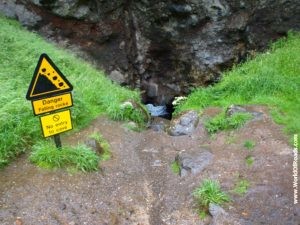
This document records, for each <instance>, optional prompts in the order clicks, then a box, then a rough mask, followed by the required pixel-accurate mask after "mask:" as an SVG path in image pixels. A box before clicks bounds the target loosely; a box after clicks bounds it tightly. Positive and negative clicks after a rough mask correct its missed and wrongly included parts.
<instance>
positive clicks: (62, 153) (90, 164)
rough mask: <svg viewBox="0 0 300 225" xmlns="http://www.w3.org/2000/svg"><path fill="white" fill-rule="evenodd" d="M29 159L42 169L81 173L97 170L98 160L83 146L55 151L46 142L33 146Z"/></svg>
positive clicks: (52, 146)
mask: <svg viewBox="0 0 300 225" xmlns="http://www.w3.org/2000/svg"><path fill="white" fill-rule="evenodd" d="M29 159H30V161H31V162H32V163H34V164H36V165H38V166H40V167H42V168H47V169H55V168H69V169H76V170H79V171H83V172H91V171H96V170H98V165H99V160H100V158H99V156H97V154H96V153H95V152H93V151H92V150H91V149H89V148H87V147H86V146H84V145H79V146H77V147H76V148H72V147H62V148H61V149H57V148H56V147H55V146H54V145H52V144H50V143H48V142H47V143H45V142H40V143H38V144H36V145H34V146H33V151H32V153H31V155H30V157H29Z"/></svg>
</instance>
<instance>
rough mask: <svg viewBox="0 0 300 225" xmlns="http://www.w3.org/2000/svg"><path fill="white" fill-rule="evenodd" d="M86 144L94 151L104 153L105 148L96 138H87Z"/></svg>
mask: <svg viewBox="0 0 300 225" xmlns="http://www.w3.org/2000/svg"><path fill="white" fill-rule="evenodd" d="M84 144H85V145H86V146H87V147H89V148H91V149H92V150H93V151H94V152H96V153H97V154H99V155H101V154H103V153H104V149H103V148H102V146H101V145H100V143H99V142H98V141H97V140H96V139H94V138H90V139H88V140H86V141H85V142H84Z"/></svg>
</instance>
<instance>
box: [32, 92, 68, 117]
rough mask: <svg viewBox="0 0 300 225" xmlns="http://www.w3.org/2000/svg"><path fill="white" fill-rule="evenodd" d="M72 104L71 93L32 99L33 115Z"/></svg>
mask: <svg viewBox="0 0 300 225" xmlns="http://www.w3.org/2000/svg"><path fill="white" fill-rule="evenodd" d="M72 105H73V102H72V95H71V93H67V94H63V95H59V96H55V97H51V98H45V99H39V100H36V101H32V108H33V112H34V115H40V114H43V113H47V112H52V111H55V110H58V109H63V108H67V107H71V106H72Z"/></svg>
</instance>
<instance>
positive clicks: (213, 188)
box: [193, 179, 230, 214]
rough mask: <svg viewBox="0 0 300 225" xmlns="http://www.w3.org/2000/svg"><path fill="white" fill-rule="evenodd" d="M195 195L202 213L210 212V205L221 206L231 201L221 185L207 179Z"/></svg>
mask: <svg viewBox="0 0 300 225" xmlns="http://www.w3.org/2000/svg"><path fill="white" fill-rule="evenodd" d="M193 195H194V197H195V198H196V200H197V202H198V204H199V206H200V208H201V209H202V210H201V211H202V212H205V211H207V210H208V206H209V203H214V204H217V205H221V204H223V203H225V202H229V201H230V198H229V196H228V195H227V194H226V193H224V192H223V191H222V190H221V187H220V185H219V183H218V182H217V181H215V180H209V179H205V180H204V181H203V182H202V184H201V186H200V187H198V188H197V189H196V190H195V191H194V192H193ZM202 214H203V213H202Z"/></svg>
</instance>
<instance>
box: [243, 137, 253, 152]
mask: <svg viewBox="0 0 300 225" xmlns="http://www.w3.org/2000/svg"><path fill="white" fill-rule="evenodd" d="M244 147H245V148H246V149H247V150H249V151H250V150H252V149H253V148H254V147H255V142H254V141H251V140H246V141H245V142H244Z"/></svg>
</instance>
